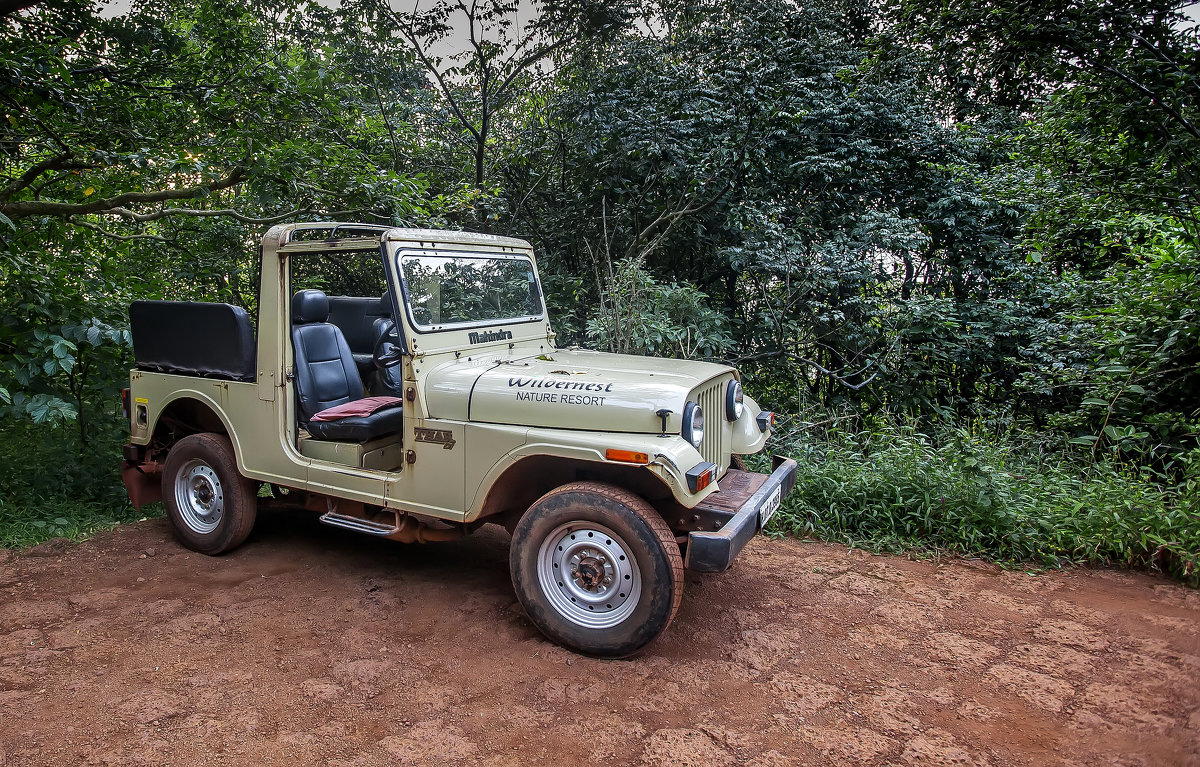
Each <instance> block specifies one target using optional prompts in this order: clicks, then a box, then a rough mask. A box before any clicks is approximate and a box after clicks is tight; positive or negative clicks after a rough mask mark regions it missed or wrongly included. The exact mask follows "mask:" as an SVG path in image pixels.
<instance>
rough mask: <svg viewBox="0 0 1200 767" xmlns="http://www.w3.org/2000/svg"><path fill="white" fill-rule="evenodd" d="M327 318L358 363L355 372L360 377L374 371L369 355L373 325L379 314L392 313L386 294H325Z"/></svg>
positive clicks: (373, 340) (383, 315) (390, 302)
mask: <svg viewBox="0 0 1200 767" xmlns="http://www.w3.org/2000/svg"><path fill="white" fill-rule="evenodd" d="M328 298H329V319H328V320H326V321H327V322H330V323H332V324H334V325H337V326H338V329H339V330H341V331H342V336H343V337H344V338H345V339H346V344H347V345H348V346H349V347H350V356H352V357H353V358H354V364H356V365H358V374H359V375H360V376H361V377H362V378H364V379H365V378H366V377H367V375H368V374H369V373H371V372H373V371H374V370H375V362H374V360H373V359H372V358H371V353H372V351H374V348H375V347H374V343H375V336H374V325H375V322H376V321H377V320H378V319H379V318H380V317H391V316H392V299H391V296H389V295H388V294H387V293H384V294H383V296H382V297H380V298H356V297H353V296H328Z"/></svg>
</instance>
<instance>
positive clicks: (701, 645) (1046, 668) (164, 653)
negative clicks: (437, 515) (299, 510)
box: [0, 514, 1200, 767]
mask: <svg viewBox="0 0 1200 767" xmlns="http://www.w3.org/2000/svg"><path fill="white" fill-rule="evenodd" d="M685 588H686V590H685V595H684V599H683V604H682V607H681V608H680V612H679V615H678V617H677V619H676V621H675V623H674V624H673V625H672V627H671V628H670V629H669V630H668V632H667V634H666V635H665V636H664V637H662V638H661V639H660V640H659V641H658V642H656V643H654V644H653V645H651V646H650V647H649V648H647V650H646V651H644V652H643V653H642V654H641V655H640V656H638V657H636V658H634V659H631V660H625V661H597V660H592V659H589V658H583V657H580V656H577V655H574V654H572V653H570V652H567V651H565V650H562V649H560V648H558V647H556V646H554V645H552V644H549V643H548V642H546V641H545V640H543V639H542V638H541V636H540V635H539V634H538V633H537V632H536V630H535V629H533V627H532V626H531V625H530V624H529V622H528V621H527V620H526V619H525V618H524V616H523V614H522V613H521V610H520V607H519V606H518V605H517V604H516V600H515V598H514V596H513V592H512V588H511V585H510V584H509V582H508V572H507V537H506V536H505V534H504V533H503V532H502V531H499V530H497V529H492V528H485V529H484V530H483V531H481V532H480V533H479V534H477V535H476V536H474V537H472V538H469V539H466V540H463V541H460V542H456V543H452V544H435V545H429V546H424V547H419V546H400V545H396V544H388V543H386V542H380V541H375V540H372V539H367V538H362V537H356V536H354V535H352V534H349V533H343V532H341V531H336V530H330V529H328V528H324V527H321V526H319V525H317V524H315V522H314V521H313V520H312V519H309V518H307V517H287V516H283V515H270V514H268V515H264V518H263V519H262V520H261V521H260V525H259V527H258V529H256V531H255V533H254V534H253V536H252V537H251V539H250V541H249V542H248V543H247V545H246V546H244V547H243V548H241V549H239V550H238V551H236V552H234V553H232V554H230V555H227V556H225V557H220V558H208V557H204V556H202V555H198V554H194V553H191V552H188V551H185V550H183V549H182V548H180V547H179V546H178V545H176V544H175V543H174V542H173V541H171V540H170V537H169V535H168V533H167V531H166V527H165V524H164V523H163V522H161V521H150V522H144V523H140V524H138V525H132V526H128V527H124V528H120V529H118V530H116V531H113V532H111V533H108V534H105V535H102V536H99V537H97V538H96V539H94V540H92V541H89V542H87V543H84V544H82V545H80V546H70V545H64V544H62V543H57V542H52V543H50V544H44V545H43V546H41V547H38V548H36V549H33V550H30V551H27V552H20V553H16V552H2V551H0V706H3V711H4V712H5V715H4V716H3V717H0V767H16V765H21V767H25V765H30V766H31V767H33V766H36V765H59V764H71V765H74V764H85V765H139V764H153V765H189V766H190V765H195V764H207V763H214V762H221V763H225V764H235V765H239V764H245V765H273V764H279V765H285V764H286V765H292V764H299V763H322V764H330V765H344V766H346V767H351V766H353V767H370V766H373V765H394V764H433V765H438V766H439V767H442V766H443V765H446V766H449V765H459V764H462V765H467V764H470V765H475V764H479V765H495V766H497V767H500V766H503V765H530V764H546V765H550V764H554V765H561V764H577V763H584V762H601V761H603V762H605V763H612V764H644V765H705V766H706V767H707V766H713V767H716V766H718V765H735V764H737V765H742V764H746V765H755V766H756V767H775V766H777V765H792V764H805V765H872V764H878V765H884V764H888V765H890V764H913V765H981V766H982V765H987V766H989V767H994V766H997V765H1062V766H1063V767H1090V766H1091V765H1112V764H1120V765H1200V714H1198V713H1197V712H1198V711H1200V685H1198V684H1197V679H1200V594H1198V593H1197V592H1195V591H1191V590H1188V589H1184V588H1182V587H1179V586H1177V585H1174V584H1170V583H1167V582H1165V581H1162V580H1160V579H1155V578H1153V577H1150V576H1147V575H1141V574H1128V573H1120V572H1112V571H1096V572H1092V571H1086V570H1077V571H1070V572H1064V573H1046V574H1042V575H1036V576H1031V575H1028V574H1025V573H1021V572H1014V571H1003V570H1000V569H998V568H995V567H992V566H987V565H981V564H978V563H972V562H946V563H940V564H938V563H930V562H911V561H907V560H904V559H900V558H895V557H878V556H871V555H868V554H864V553H862V552H857V551H850V552H848V551H847V550H846V549H845V548H843V547H837V546H830V545H825V544H818V543H811V542H801V541H768V540H766V539H762V538H760V539H757V540H755V541H754V542H753V543H752V544H751V546H750V547H749V548H748V549H747V551H746V552H745V553H744V554H743V556H742V557H741V558H740V559H739V560H738V563H737V564H736V565H735V566H734V568H733V569H732V570H731V571H730V572H728V573H725V574H722V575H718V576H697V575H692V574H689V575H688V576H687V585H686V587H685Z"/></svg>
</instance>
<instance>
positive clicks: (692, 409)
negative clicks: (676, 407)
mask: <svg viewBox="0 0 1200 767" xmlns="http://www.w3.org/2000/svg"><path fill="white" fill-rule="evenodd" d="M682 434H683V438H684V439H686V440H687V441H688V442H691V443H692V447H694V448H696V449H697V450H699V449H700V443H701V442H703V441H704V411H703V410H702V409H701V408H700V406H699V405H697V404H696V403H695V402H689V403H687V404H686V405H684V406H683V430H682Z"/></svg>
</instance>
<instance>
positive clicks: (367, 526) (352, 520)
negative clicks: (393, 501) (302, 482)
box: [321, 511, 400, 536]
mask: <svg viewBox="0 0 1200 767" xmlns="http://www.w3.org/2000/svg"><path fill="white" fill-rule="evenodd" d="M321 522H323V523H325V524H327V525H331V526H333V527H343V528H345V529H347V530H353V531H354V532H356V533H366V534H367V535H381V536H388V535H395V534H396V533H398V532H400V527H399V526H398V525H397V524H395V523H392V524H390V525H389V524H385V523H383V522H372V521H371V520H369V519H363V518H362V517H352V516H350V515H349V514H339V513H338V512H336V511H330V512H327V513H325V514H322V515H321Z"/></svg>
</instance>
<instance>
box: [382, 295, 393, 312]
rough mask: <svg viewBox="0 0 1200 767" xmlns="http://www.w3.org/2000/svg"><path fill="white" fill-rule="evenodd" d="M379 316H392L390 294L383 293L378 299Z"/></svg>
mask: <svg viewBox="0 0 1200 767" xmlns="http://www.w3.org/2000/svg"><path fill="white" fill-rule="evenodd" d="M379 316H380V317H391V316H392V294H391V293H384V294H383V295H382V296H380V297H379Z"/></svg>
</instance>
